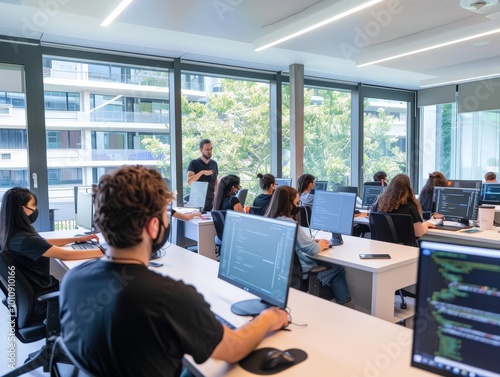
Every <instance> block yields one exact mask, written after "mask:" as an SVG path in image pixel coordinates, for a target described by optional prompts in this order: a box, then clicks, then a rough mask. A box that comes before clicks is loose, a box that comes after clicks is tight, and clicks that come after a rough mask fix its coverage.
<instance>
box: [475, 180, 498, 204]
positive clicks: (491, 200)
mask: <svg viewBox="0 0 500 377" xmlns="http://www.w3.org/2000/svg"><path fill="white" fill-rule="evenodd" d="M479 202H480V204H494V205H500V183H483V185H482V186H481V198H480V200H479Z"/></svg>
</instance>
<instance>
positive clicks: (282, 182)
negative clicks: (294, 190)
mask: <svg viewBox="0 0 500 377" xmlns="http://www.w3.org/2000/svg"><path fill="white" fill-rule="evenodd" d="M276 184H277V185H278V186H291V185H292V178H276Z"/></svg>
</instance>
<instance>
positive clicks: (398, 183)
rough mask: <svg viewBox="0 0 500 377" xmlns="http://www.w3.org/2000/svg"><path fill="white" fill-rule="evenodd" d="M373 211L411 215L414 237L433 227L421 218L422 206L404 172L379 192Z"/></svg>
mask: <svg viewBox="0 0 500 377" xmlns="http://www.w3.org/2000/svg"><path fill="white" fill-rule="evenodd" d="M371 210H372V211H373V212H386V213H405V214H409V215H411V217H412V219H413V228H414V230H415V237H422V236H423V235H424V234H425V233H426V232H427V229H428V228H434V224H433V223H431V222H429V221H425V222H424V221H423V219H422V207H421V206H420V203H419V202H418V200H417V198H416V197H415V194H414V193H413V189H412V188H411V184H410V178H409V177H408V176H407V175H406V174H398V175H396V176H395V177H394V178H393V179H391V182H390V183H389V185H388V186H387V188H386V189H385V190H384V191H383V192H382V194H380V196H379V197H378V199H377V201H376V202H375V203H374V204H373V206H372V209H371Z"/></svg>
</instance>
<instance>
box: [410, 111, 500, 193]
mask: <svg viewBox="0 0 500 377" xmlns="http://www.w3.org/2000/svg"><path fill="white" fill-rule="evenodd" d="M420 119H421V124H420V130H421V145H422V148H421V151H422V153H421V157H420V159H421V164H422V170H421V172H422V174H421V181H420V187H422V185H423V183H425V180H426V179H427V174H428V173H430V172H433V171H436V170H437V171H441V172H442V173H443V174H444V175H445V176H446V177H447V178H449V179H481V180H482V179H483V178H484V174H485V173H486V172H488V171H494V172H497V173H498V172H499V171H500V144H499V143H498V140H500V128H499V126H498V125H499V124H500V110H491V111H478V112H467V113H458V111H457V105H456V103H448V104H442V105H430V106H424V107H421V108H420Z"/></svg>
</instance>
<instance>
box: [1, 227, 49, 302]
mask: <svg viewBox="0 0 500 377" xmlns="http://www.w3.org/2000/svg"><path fill="white" fill-rule="evenodd" d="M7 247H8V252H9V255H10V257H11V258H12V260H13V262H14V264H15V265H16V267H17V268H19V269H20V270H21V272H22V273H23V275H24V276H25V277H26V279H27V280H28V282H29V283H30V285H31V287H32V288H33V291H34V292H35V296H37V297H38V296H40V295H41V294H43V293H46V292H50V291H53V290H55V289H57V286H58V282H57V280H55V279H53V278H51V276H50V258H47V257H44V256H43V254H45V252H46V251H47V250H49V249H50V248H51V247H52V245H51V244H50V243H48V242H47V240H45V239H44V238H42V237H40V235H38V234H36V233H29V232H25V231H21V232H17V233H14V235H13V236H12V237H11V239H10V240H9V243H8V245H7Z"/></svg>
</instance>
